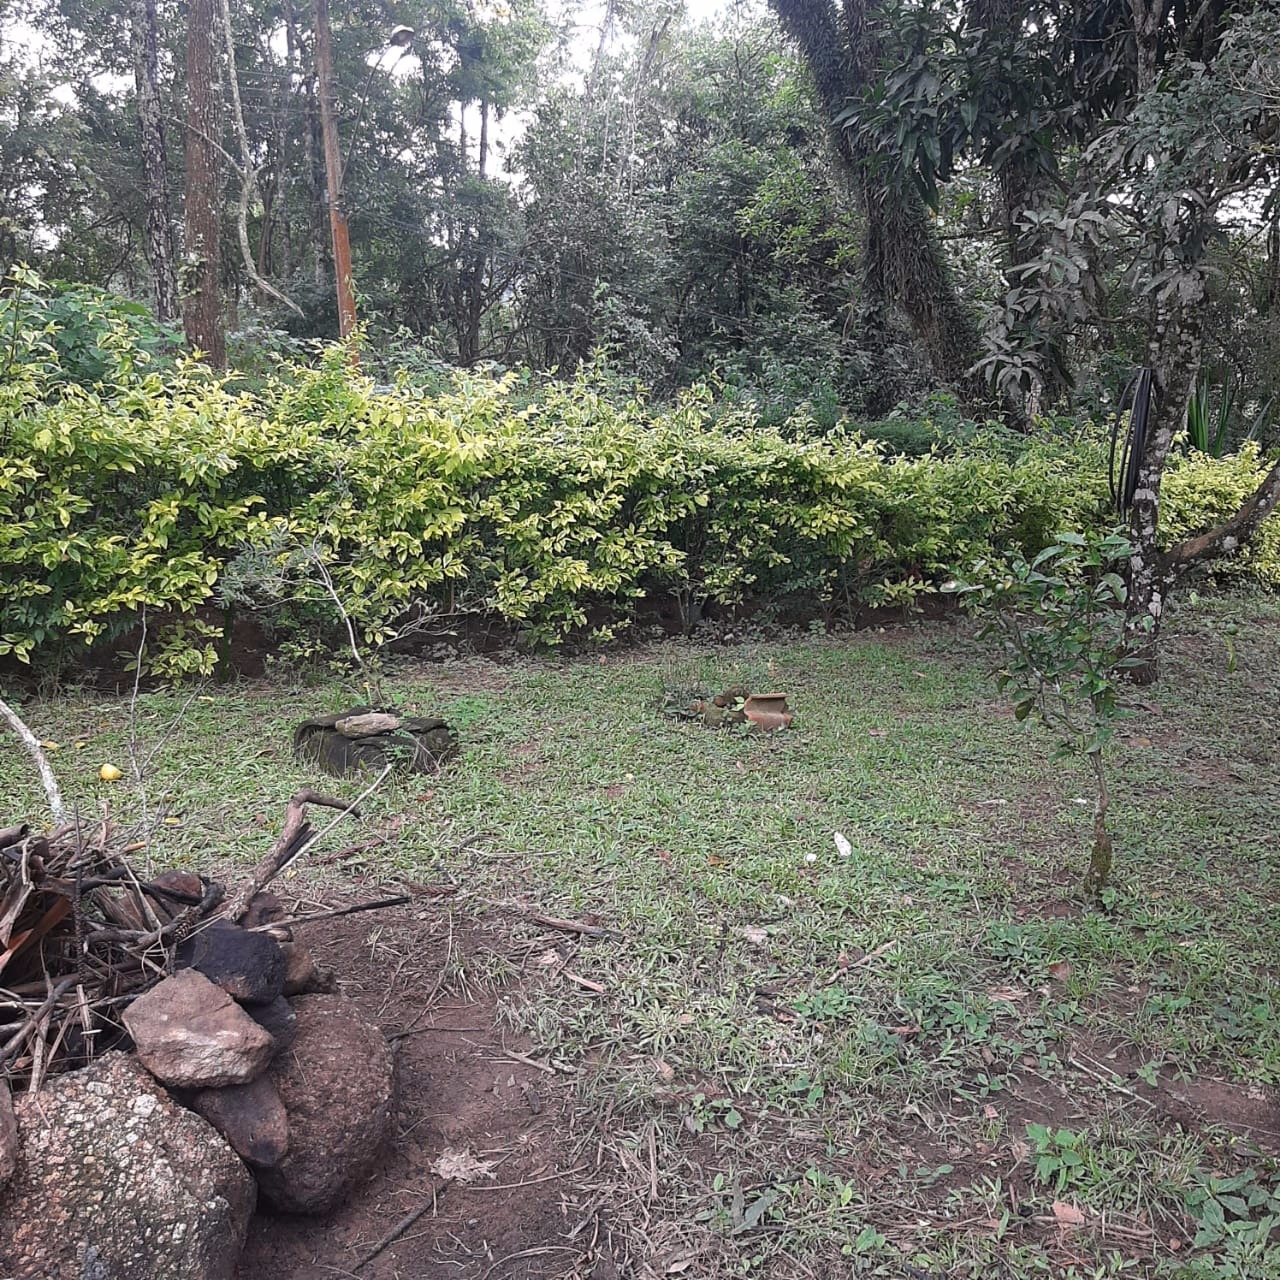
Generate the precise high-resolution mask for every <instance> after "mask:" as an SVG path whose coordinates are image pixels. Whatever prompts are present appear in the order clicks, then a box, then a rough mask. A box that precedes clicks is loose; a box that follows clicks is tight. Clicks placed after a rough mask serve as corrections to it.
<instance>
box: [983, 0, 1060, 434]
mask: <svg viewBox="0 0 1280 1280" xmlns="http://www.w3.org/2000/svg"><path fill="white" fill-rule="evenodd" d="M1025 13H1026V8H1025V6H1022V5H1019V4H1018V3H1017V0H971V2H970V9H969V15H968V22H969V25H970V26H971V27H972V28H973V29H974V30H976V31H982V32H984V33H986V36H985V37H984V40H985V39H993V40H994V41H995V42H996V43H997V48H998V49H999V51H1000V53H1001V54H1002V55H1003V56H1004V57H1006V58H1008V59H1010V60H1011V61H1013V62H1014V64H1015V65H1016V60H1017V56H1018V50H1017V47H1016V46H1017V41H1018V39H1019V37H1020V35H1021V32H1022V24H1023V21H1024V14H1025ZM1030 145H1031V146H1034V144H1030ZM996 181H997V184H998V187H999V192H1000V213H1001V220H1002V221H1003V223H1004V242H1005V254H1004V281H1005V287H1006V289H1007V290H1008V291H1009V292H1010V293H1011V294H1014V293H1016V292H1017V291H1021V290H1024V289H1025V287H1026V282H1025V279H1024V277H1023V274H1022V272H1021V271H1020V268H1021V267H1022V266H1023V265H1024V264H1026V263H1029V262H1032V261H1034V260H1035V259H1036V258H1038V257H1039V256H1040V254H1041V252H1042V251H1043V249H1044V236H1043V233H1042V232H1040V231H1038V230H1036V229H1035V228H1034V227H1028V226H1027V225H1026V224H1025V223H1024V221H1023V219H1024V216H1025V215H1026V214H1027V213H1029V212H1032V211H1033V210H1035V209H1037V208H1040V207H1041V206H1042V205H1043V204H1044V203H1045V201H1046V198H1047V197H1048V194H1049V190H1050V180H1049V178H1048V176H1047V175H1046V173H1045V171H1044V169H1043V168H1042V166H1041V163H1040V157H1039V156H1038V155H1036V154H1035V152H1034V151H1031V150H1030V149H1029V146H1028V144H1025V143H1024V145H1023V146H1022V147H1020V148H1017V149H1015V150H1014V151H1013V152H1012V153H1011V154H1010V155H1009V156H1008V157H1007V158H1006V159H1005V160H1004V161H1003V162H1002V163H1001V164H1000V165H999V167H998V168H997V170H996ZM1034 355H1035V357H1036V367H1037V372H1038V379H1037V385H1034V386H1033V388H1032V390H1031V392H1030V393H1029V394H1028V396H1027V405H1026V408H1027V411H1028V414H1034V413H1037V412H1040V411H1041V410H1042V409H1045V408H1048V407H1050V406H1052V405H1053V404H1055V403H1056V402H1057V401H1058V400H1059V399H1060V398H1061V397H1062V395H1063V394H1064V393H1065V392H1066V391H1067V390H1068V388H1069V387H1070V385H1071V381H1072V378H1071V373H1070V367H1069V360H1068V355H1067V344H1066V341H1065V339H1064V337H1063V336H1062V335H1061V334H1060V333H1055V332H1053V331H1052V324H1051V325H1050V326H1049V331H1047V332H1046V333H1045V335H1044V337H1043V338H1042V339H1041V340H1040V341H1039V342H1038V343H1037V344H1036V346H1035V348H1034Z"/></svg>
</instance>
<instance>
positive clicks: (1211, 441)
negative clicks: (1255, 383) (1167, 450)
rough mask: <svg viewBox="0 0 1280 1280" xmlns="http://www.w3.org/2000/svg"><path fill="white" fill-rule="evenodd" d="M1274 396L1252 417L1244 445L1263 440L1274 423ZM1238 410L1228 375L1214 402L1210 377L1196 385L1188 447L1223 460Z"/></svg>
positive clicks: (1189, 410) (1189, 412) (1189, 414)
mask: <svg viewBox="0 0 1280 1280" xmlns="http://www.w3.org/2000/svg"><path fill="white" fill-rule="evenodd" d="M1274 404H1275V397H1274V396H1272V397H1270V398H1269V399H1267V400H1266V401H1265V402H1264V403H1263V404H1262V405H1261V406H1260V407H1259V409H1258V411H1257V412H1256V413H1255V414H1254V416H1253V421H1252V422H1251V423H1250V424H1249V427H1248V429H1247V430H1246V431H1245V433H1244V441H1243V442H1244V443H1250V442H1253V441H1256V440H1260V439H1261V438H1262V435H1263V433H1264V432H1265V431H1266V429H1267V427H1268V426H1269V425H1270V422H1271V410H1272V406H1273V405H1274ZM1235 409H1236V388H1235V387H1234V386H1233V385H1232V382H1231V378H1230V377H1229V376H1228V377H1227V379H1226V381H1224V382H1223V384H1222V387H1221V389H1220V390H1219V392H1218V395H1217V398H1216V400H1215V398H1214V395H1213V388H1212V387H1211V386H1210V385H1209V380H1208V379H1207V378H1204V377H1201V378H1200V380H1199V381H1198V382H1197V383H1196V389H1195V393H1194V394H1193V395H1192V397H1191V399H1190V400H1189V401H1188V402H1187V444H1188V445H1189V446H1190V447H1191V448H1192V449H1194V450H1195V451H1196V452H1198V453H1202V454H1205V455H1206V456H1207V457H1210V458H1222V457H1224V456H1225V455H1226V453H1227V446H1228V444H1229V442H1230V431H1231V420H1232V417H1233V415H1234V413H1235Z"/></svg>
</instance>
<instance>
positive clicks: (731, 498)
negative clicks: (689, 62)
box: [0, 279, 1280, 675]
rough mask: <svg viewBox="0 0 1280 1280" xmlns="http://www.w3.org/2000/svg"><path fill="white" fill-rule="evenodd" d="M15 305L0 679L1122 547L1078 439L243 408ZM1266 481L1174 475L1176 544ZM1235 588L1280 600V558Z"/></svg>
mask: <svg viewBox="0 0 1280 1280" xmlns="http://www.w3.org/2000/svg"><path fill="white" fill-rule="evenodd" d="M26 287H27V288H28V290H35V291H36V292H35V294H34V297H35V301H34V302H32V303H30V304H29V305H28V304H25V303H24V301H23V299H22V298H20V297H14V298H11V300H10V302H9V303H8V304H7V305H6V306H5V307H4V308H0V331H3V332H4V333H5V335H6V338H7V346H8V361H9V376H8V379H7V380H6V382H5V396H6V406H7V413H6V423H7V426H6V436H5V441H4V446H3V453H0V603H2V604H3V613H4V626H3V634H2V635H0V652H2V653H7V654H15V655H17V656H18V657H19V658H21V659H23V660H35V661H37V662H40V663H48V662H55V663H56V662H57V661H58V660H59V659H60V658H62V657H68V656H73V655H74V654H76V653H77V652H82V651H83V648H84V647H85V646H91V645H94V644H97V645H111V644H112V643H113V642H116V641H118V640H119V639H120V638H121V637H122V636H123V635H124V634H125V633H126V632H127V631H129V630H130V629H132V628H133V627H135V626H136V625H137V623H138V622H139V621H140V619H141V618H142V616H143V614H144V612H147V611H149V612H150V614H151V619H152V627H151V632H150V638H151V642H152V643H151V646H150V650H149V655H148V656H149V660H150V662H151V664H152V667H153V669H155V670H157V671H159V672H160V673H162V674H171V675H172V674H179V673H181V672H193V671H206V672H207V671H208V670H209V669H210V668H211V667H212V665H213V663H214V662H215V660H216V656H217V652H218V647H217V640H218V633H219V630H220V629H221V628H222V627H223V626H224V623H225V621H226V617H225V610H227V609H238V610H241V611H245V610H252V611H256V612H257V613H258V614H259V615H260V616H261V617H262V619H263V620H264V621H266V622H267V623H268V624H270V625H272V626H274V627H275V628H277V631H278V633H279V634H281V635H283V636H285V637H288V636H290V635H292V636H293V637H294V638H301V639H304V640H305V639H306V637H307V635H308V634H310V635H311V636H313V637H315V638H322V637H323V635H324V633H325V631H326V629H332V628H333V627H334V625H335V624H336V623H337V622H338V621H339V614H338V610H337V609H336V608H335V605H336V604H340V605H341V608H342V609H344V610H346V611H347V613H348V614H349V616H350V618H351V620H352V621H353V623H354V624H355V626H356V627H357V628H358V629H359V630H360V632H361V633H362V639H363V640H364V641H366V642H371V643H375V644H376V643H379V642H381V641H383V640H385V639H387V638H388V637H389V636H390V635H391V634H392V633H393V632H395V631H397V630H398V629H400V628H402V627H403V626H404V625H406V624H412V625H417V626H421V625H423V624H424V622H426V621H429V620H434V621H435V622H442V623H444V624H451V623H452V622H455V621H456V620H457V619H458V618H459V617H460V616H462V615H467V614H477V615H489V616H493V617H496V618H498V619H501V620H503V621H505V622H506V623H508V624H510V626H512V627H513V628H514V629H515V630H517V631H519V632H520V633H522V634H523V636H524V637H525V638H526V639H527V640H528V641H529V642H530V643H535V644H536V643H550V642H556V641H558V640H560V639H562V638H564V637H565V636H568V635H570V634H574V633H581V632H584V631H586V630H591V631H594V632H595V633H596V634H600V635H608V634H610V633H612V632H613V631H615V630H616V629H617V628H618V627H619V626H623V625H625V624H626V623H627V622H628V621H629V620H630V619H632V618H634V617H635V616H636V613H637V610H638V609H639V608H640V607H641V605H642V604H643V603H645V602H648V604H649V605H651V606H652V605H656V604H660V603H661V601H662V600H664V599H669V600H671V601H674V603H675V605H676V606H677V608H678V611H679V614H680V617H681V619H682V621H683V622H684V623H685V625H686V626H692V625H694V624H695V623H696V622H697V620H698V619H699V618H700V617H701V616H702V615H703V613H704V611H705V610H706V609H707V608H708V607H719V608H732V607H734V606H737V605H739V604H742V603H744V602H749V603H751V604H752V605H753V606H754V607H757V608H759V607H761V606H764V607H767V608H768V609H771V610H773V611H774V613H775V615H780V616H784V617H785V616H790V617H793V618H805V617H808V618H818V619H825V620H828V621H830V620H834V619H837V618H840V617H846V618H847V617H851V616H852V614H853V613H854V612H855V611H856V610H857V609H859V608H861V607H865V606H879V605H902V606H906V605H910V604H911V603H912V602H914V601H915V600H917V599H918V598H919V597H920V596H921V595H924V594H928V593H930V592H933V591H935V590H936V589H937V587H938V586H939V585H940V584H941V583H942V582H943V581H944V580H945V579H946V578H948V577H949V576H951V575H953V574H954V573H956V572H958V571H961V570H963V569H964V567H965V566H968V565H970V564H972V563H973V562H974V561H975V560H977V559H980V558H982V557H990V556H991V555H993V554H995V553H997V552H1000V553H1004V552H1005V551H1009V550H1017V551H1019V552H1020V553H1021V554H1022V555H1023V556H1025V557H1028V558H1030V557H1033V556H1035V555H1036V554H1038V553H1039V552H1040V551H1041V550H1042V549H1043V548H1045V547H1046V546H1048V545H1050V543H1051V542H1052V540H1053V539H1054V538H1055V536H1056V535H1057V534H1058V533H1059V531H1061V530H1067V531H1075V532H1080V531H1085V532H1088V531H1093V530H1096V529H1099V528H1102V527H1104V526H1105V524H1106V521H1107V515H1106V508H1107V498H1106V493H1105V481H1104V479H1103V475H1104V470H1105V459H1104V456H1103V442H1102V439H1101V435H1102V433H1101V432H1100V431H1099V430H1097V429H1093V428H1090V427H1088V426H1085V427H1081V428H1074V429H1072V430H1070V431H1069V432H1067V431H1063V430H1060V429H1059V430H1052V429H1046V430H1044V431H1043V432H1042V433H1041V434H1039V435H1037V436H1034V437H1025V438H1019V439H1018V440H1017V441H1016V442H1011V441H1010V439H1009V438H1008V437H1007V436H1005V435H1003V434H1001V433H1000V432H999V431H998V430H995V429H987V430H986V431H985V432H984V431H983V430H977V429H975V430H971V431H970V433H969V437H968V438H967V439H963V438H960V439H957V440H956V442H955V443H953V444H952V445H951V447H950V449H949V451H947V452H945V453H933V452H931V453H929V454H925V455H923V456H917V457H907V456H900V455H896V454H891V453H889V452H888V451H887V450H885V449H883V448H881V447H879V446H877V445H876V444H875V443H874V442H871V441H866V440H864V439H863V438H862V437H861V435H860V434H859V433H858V432H857V431H856V429H854V428H851V427H846V426H839V427H837V428H835V429H833V430H831V431H826V432H823V431H821V430H819V429H818V428H816V427H810V426H808V425H806V424H805V422H804V421H803V419H793V420H791V421H790V422H789V423H788V424H787V426H786V427H784V428H777V427H771V426H763V425H760V424H758V423H757V422H756V420H755V418H754V415H753V414H752V412H751V411H750V409H746V408H737V409H735V408H733V407H726V406H725V405H723V404H721V403H718V402H717V399H716V396H715V393H714V392H713V391H712V390H711V389H709V388H707V387H695V388H692V389H690V390H689V391H687V392H686V393H684V394H683V395H681V396H680V397H679V398H678V399H677V400H676V401H675V402H674V403H671V404H666V405H661V404H660V405H652V404H649V403H648V402H647V401H646V400H645V398H644V397H643V395H642V393H641V392H640V391H639V390H638V389H635V388H633V389H632V390H631V392H630V393H629V394H620V393H619V391H618V389H617V388H616V387H613V386H610V385H609V384H607V383H605V384H603V385H602V384H601V383H599V382H598V381H597V380H596V375H595V374H593V373H592V372H591V371H586V372H584V373H583V374H582V375H581V376H580V377H579V378H577V379H576V380H574V381H563V380H547V381H536V382H535V381H529V380H523V379H520V378H518V377H517V376H516V375H514V374H507V375H502V376H497V377H490V376H484V375H477V374H465V373H458V374H455V375H452V376H450V377H449V378H448V379H446V380H443V381H442V382H441V383H440V384H438V387H437V389H436V391H435V393H434V394H423V393H421V392H419V391H417V390H416V389H414V388H413V387H412V386H410V385H405V386H403V387H401V388H399V389H395V388H392V389H378V388H376V387H375V386H374V385H373V384H372V383H371V382H370V381H369V380H368V379H366V378H364V377H362V376H360V375H358V374H356V373H353V372H352V370H351V368H350V366H349V364H348V362H347V360H346V358H345V356H344V354H343V353H342V351H341V350H340V349H338V348H334V349H332V350H330V352H329V354H328V355H327V356H326V357H325V358H324V359H323V360H322V361H321V362H320V364H319V365H318V366H309V365H290V364H286V365H282V366H280V368H279V369H278V370H277V372H276V373H275V374H274V375H273V376H272V377H270V378H269V379H268V380H266V381H265V382H263V383H261V384H260V385H257V386H256V388H254V389H250V388H247V387H243V386H242V384H241V383H240V382H239V380H238V379H236V378H235V377H229V378H228V377H223V378H218V377H215V376H213V375H211V374H210V373H209V371H208V370H207V369H206V368H205V367H204V366H202V365H200V364H198V363H195V362H192V361H190V360H182V359H179V360H174V359H171V358H167V357H165V358H162V359H160V362H159V363H157V362H156V361H157V356H156V355H155V354H153V353H152V352H151V351H150V350H149V349H148V347H147V346H146V345H145V344H137V343H135V342H133V340H132V336H131V335H132V330H131V327H130V326H131V325H132V323H133V318H132V316H131V314H130V313H128V312H126V313H124V314H122V315H121V314H117V313H115V312H113V311H112V310H111V309H110V308H109V307H108V306H106V305H105V304H100V303H95V304H94V306H93V308H92V309H91V311H90V312H89V314H90V315H91V316H92V318H93V321H94V326H95V327H88V325H87V322H84V323H83V324H81V328H82V329H84V330H85V333H86V334H88V336H77V337H76V340H75V341H74V342H70V341H68V340H67V336H66V335H67V331H66V329H65V328H63V327H61V326H60V325H58V324H56V323H55V324H52V325H51V324H50V322H49V321H48V320H47V319H46V317H47V316H48V314H49V310H50V307H51V306H52V305H53V303H52V302H51V301H49V300H48V299H47V297H46V296H45V295H42V294H40V293H39V291H38V289H37V286H36V283H35V282H34V281H32V280H31V279H28V280H27V283H26ZM77 323H78V324H80V317H79V313H77ZM75 332H76V334H77V335H80V330H79V329H77V330H76V331H75ZM68 351H70V352H71V353H72V355H73V357H74V359H75V360H76V361H77V362H78V363H77V364H76V365H75V366H69V365H68V362H67V356H66V352H68ZM90 351H91V352H92V353H93V360H94V370H95V373H94V376H93V377H92V378H91V379H89V378H86V377H84V376H81V375H79V374H77V373H75V369H77V368H81V367H83V362H84V360H85V359H86V357H85V355H84V354H83V353H85V352H90ZM1261 466H1262V463H1261V461H1260V458H1259V456H1258V455H1257V453H1256V452H1249V451H1245V452H1242V453H1240V454H1238V455H1234V456H1232V457H1229V458H1225V459H1221V460H1217V459H1212V458H1208V457H1204V456H1203V455H1199V454H1196V455H1192V456H1190V457H1187V458H1185V459H1182V460H1180V461H1179V462H1177V463H1176V464H1175V468H1174V470H1173V472H1172V473H1171V477H1170V495H1171V496H1170V508H1169V510H1170V521H1171V526H1172V528H1173V529H1174V530H1175V531H1176V530H1178V529H1180V528H1184V527H1185V528H1198V527H1204V526H1206V525H1207V524H1209V523H1212V522H1213V521H1214V520H1216V519H1220V518H1223V516H1225V515H1226V514H1228V513H1229V512H1230V511H1231V510H1232V504H1233V503H1234V502H1235V501H1236V500H1237V498H1238V496H1239V494H1240V493H1241V492H1244V491H1247V490H1248V489H1249V488H1250V487H1251V486H1252V485H1253V484H1254V483H1255V480H1256V476H1257V474H1258V472H1259V471H1260V469H1261ZM321 569H322V570H323V573H321V572H319V570H321ZM1233 572H1235V573H1236V574H1237V575H1238V576H1243V577H1247V578H1250V579H1252V580H1254V581H1261V582H1268V583H1280V530H1277V529H1274V528H1268V529H1267V530H1265V531H1264V534H1263V536H1262V538H1261V539H1260V540H1259V542H1258V543H1257V545H1256V546H1255V547H1254V548H1253V549H1252V550H1250V551H1249V552H1248V553H1247V554H1246V555H1245V556H1243V557H1241V559H1240V561H1239V562H1238V563H1237V564H1236V565H1234V566H1233ZM326 579H327V581H326ZM339 634H341V633H339Z"/></svg>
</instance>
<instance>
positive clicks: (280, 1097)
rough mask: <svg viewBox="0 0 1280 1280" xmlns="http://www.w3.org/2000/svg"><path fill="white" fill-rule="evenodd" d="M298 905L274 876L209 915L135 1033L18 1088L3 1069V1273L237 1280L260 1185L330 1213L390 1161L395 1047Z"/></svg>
mask: <svg viewBox="0 0 1280 1280" xmlns="http://www.w3.org/2000/svg"><path fill="white" fill-rule="evenodd" d="M281 916H283V910H282V908H281V905H280V903H279V902H278V901H277V900H276V899H275V898H274V897H272V895H270V894H268V893H259V894H258V895H257V896H255V897H254V898H253V899H252V901H251V902H250V907H249V910H248V912H247V913H246V914H245V915H244V917H243V921H242V923H241V924H233V923H231V922H230V921H228V920H226V919H216V920H212V921H208V922H206V923H205V924H204V925H203V926H202V927H201V929H200V930H199V931H198V932H196V933H194V934H193V935H192V936H191V937H190V938H188V939H187V940H186V941H184V942H183V943H182V944H181V946H179V947H178V948H177V951H176V954H175V955H174V956H173V960H172V968H173V972H172V973H171V974H170V975H169V976H167V977H165V978H163V979H162V980H161V981H160V982H159V983H157V984H156V985H154V986H153V987H151V988H150V989H149V990H147V991H146V992H144V993H143V994H142V995H140V996H138V997H137V998H136V999H135V1000H134V1001H133V1002H132V1003H131V1004H130V1005H129V1006H128V1007H127V1008H126V1009H125V1011H124V1015H123V1023H124V1027H125V1029H126V1030H127V1032H128V1040H126V1041H122V1042H121V1043H122V1044H123V1045H124V1046H126V1047H125V1048H124V1049H119V1050H116V1051H113V1052H109V1053H105V1054H103V1055H102V1056H100V1057H98V1058H96V1059H95V1060H94V1061H93V1063H92V1064H91V1065H90V1066H88V1067H86V1068H84V1069H82V1070H79V1071H69V1072H66V1073H64V1074H61V1075H57V1076H53V1077H51V1078H50V1079H48V1080H47V1081H46V1082H45V1085H44V1087H43V1088H42V1089H41V1091H40V1092H38V1093H27V1094H24V1095H22V1096H21V1097H19V1098H18V1100H17V1102H16V1105H11V1104H10V1102H9V1093H8V1090H7V1088H4V1087H3V1085H2V1083H0V1179H4V1180H5V1181H7V1186H5V1188H4V1189H3V1191H2V1192H0V1275H4V1276H23V1277H26V1276H41V1277H47V1278H48V1280H63V1278H64V1277H65V1278H68V1280H69V1278H71V1277H74V1278H75V1280H160V1278H172V1280H223V1278H226V1277H230V1276H231V1275H232V1274H233V1272H234V1270H235V1266H236V1260H237V1258H238V1256H239V1253H240V1250H241V1248H242V1247H243V1243H244V1237H245V1232H246V1230H247V1227H248V1222H249V1218H250V1216H251V1214H252V1212H253V1210H254V1207H255V1203H256V1202H257V1201H258V1200H259V1198H260V1199H261V1202H262V1203H264V1204H265V1205H266V1206H268V1207H270V1208H271V1209H274V1210H276V1211H280V1212H286V1213H303V1214H323V1213H326V1212H328V1211H329V1210H331V1209H332V1208H333V1207H334V1206H335V1205H336V1204H337V1203H338V1202H339V1201H340V1200H341V1199H342V1198H343V1197H344V1195H345V1194H346V1193H347V1192H348V1191H349V1189H350V1188H351V1187H352V1186H353V1185H354V1184H355V1183H357V1182H358V1181H360V1180H361V1179H363V1178H364V1177H365V1176H367V1175H368V1173H369V1172H370V1171H371V1170H372V1168H373V1166H374V1164H375V1162H376V1161H377V1159H378V1155H379V1151H380V1149H381V1148H382V1146H383V1144H384V1143H385V1141H386V1140H387V1138H388V1136H389V1134H390V1132H391V1129H392V1126H393V1120H394V1110H395V1070H394V1065H395V1064H394V1056H393V1054H392V1051H391V1049H390V1047H389V1045H388V1044H387V1041H386V1039H385V1038H384V1037H383V1035H382V1033H381V1032H380V1031H379V1030H378V1028H377V1027H375V1026H373V1025H372V1024H370V1023H369V1022H368V1021H367V1020H366V1019H365V1018H364V1017H363V1016H362V1015H361V1013H360V1012H359V1010H358V1008H357V1006H356V1005H355V1004H354V1003H353V1002H352V1001H350V1000H348V999H346V998H345V997H343V996H341V995H337V994H334V993H333V989H332V988H333V981H332V975H331V974H327V973H325V972H322V971H321V970H320V969H319V968H318V967H317V966H316V964H315V962H314V960H313V959H312V958H311V956H310V954H309V953H308V951H307V949H306V947H305V946H304V945H303V944H302V943H301V942H298V941H294V940H293V939H292V938H291V937H290V933H289V929H288V927H287V925H283V924H281V925H279V926H277V925H274V924H273V923H272V921H273V920H276V919H279V918H280V917H281ZM130 1042H131V1043H132V1051H129V1049H128V1047H127V1046H128V1045H129V1043H130ZM6 1134H7V1135H8V1137H9V1141H8V1142H7V1143H6V1142H5V1136H6ZM6 1150H7V1151H8V1153H9V1158H8V1159H7V1160H6V1159H5V1158H4V1152H5V1151H6Z"/></svg>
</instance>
